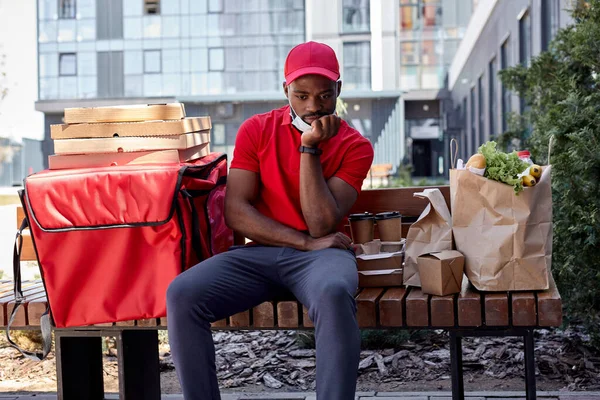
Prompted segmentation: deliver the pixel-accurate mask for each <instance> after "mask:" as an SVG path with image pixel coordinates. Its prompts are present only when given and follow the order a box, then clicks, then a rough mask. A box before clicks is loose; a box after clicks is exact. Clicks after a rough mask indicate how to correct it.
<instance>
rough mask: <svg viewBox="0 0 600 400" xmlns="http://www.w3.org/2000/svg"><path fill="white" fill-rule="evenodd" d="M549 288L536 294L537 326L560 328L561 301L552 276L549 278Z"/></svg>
mask: <svg viewBox="0 0 600 400" xmlns="http://www.w3.org/2000/svg"><path fill="white" fill-rule="evenodd" d="M549 281H550V282H549V283H550V284H549V288H548V290H545V291H543V292H540V293H538V294H537V308H538V325H539V326H544V327H549V326H561V325H562V320H563V313H562V300H561V298H560V293H558V289H557V288H556V283H555V282H554V278H553V277H552V275H550V276H549Z"/></svg>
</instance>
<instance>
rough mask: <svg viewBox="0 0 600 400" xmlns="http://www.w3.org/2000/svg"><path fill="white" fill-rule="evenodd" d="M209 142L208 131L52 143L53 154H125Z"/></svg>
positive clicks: (186, 146)
mask: <svg viewBox="0 0 600 400" xmlns="http://www.w3.org/2000/svg"><path fill="white" fill-rule="evenodd" d="M209 142H210V131H201V132H192V133H186V134H183V135H177V136H146V137H114V138H95V139H61V140H55V141H54V153H55V154H91V153H126V152H130V151H150V150H183V149H189V148H190V147H194V146H198V145H201V144H205V143H209Z"/></svg>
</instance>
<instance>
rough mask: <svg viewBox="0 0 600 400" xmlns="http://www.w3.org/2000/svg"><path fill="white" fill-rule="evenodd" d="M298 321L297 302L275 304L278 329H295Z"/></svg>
mask: <svg viewBox="0 0 600 400" xmlns="http://www.w3.org/2000/svg"><path fill="white" fill-rule="evenodd" d="M299 321H300V318H299V314H298V302H296V301H280V302H278V303H277V325H278V326H279V327H280V328H297V327H298V325H299Z"/></svg>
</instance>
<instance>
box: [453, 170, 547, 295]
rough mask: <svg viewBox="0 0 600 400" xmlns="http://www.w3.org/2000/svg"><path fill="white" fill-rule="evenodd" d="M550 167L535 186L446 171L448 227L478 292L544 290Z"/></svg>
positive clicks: (466, 270)
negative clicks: (518, 190) (518, 187)
mask: <svg viewBox="0 0 600 400" xmlns="http://www.w3.org/2000/svg"><path fill="white" fill-rule="evenodd" d="M550 175H551V167H550V166H546V167H542V176H541V178H540V179H539V180H538V183H537V184H536V185H535V186H533V187H528V188H525V190H524V191H523V192H521V193H519V195H515V192H514V190H513V187H512V186H510V185H507V184H504V183H501V182H497V181H494V180H491V179H487V178H484V177H482V176H478V175H476V174H473V173H471V172H469V171H467V170H457V169H452V170H450V199H451V208H452V230H453V232H454V241H455V243H456V249H457V250H458V251H460V252H461V253H463V255H464V256H465V273H466V275H467V277H468V278H469V281H471V283H472V284H473V286H475V287H476V288H477V289H478V290H483V291H508V290H545V289H548V271H549V270H550V265H551V262H552V190H551V187H550Z"/></svg>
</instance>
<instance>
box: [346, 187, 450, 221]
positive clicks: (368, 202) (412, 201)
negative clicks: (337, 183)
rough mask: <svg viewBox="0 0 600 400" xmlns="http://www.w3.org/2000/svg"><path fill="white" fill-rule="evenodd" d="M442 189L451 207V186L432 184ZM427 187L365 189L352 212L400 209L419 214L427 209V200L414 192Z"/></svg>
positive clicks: (412, 214) (410, 214) (407, 212)
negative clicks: (416, 195)
mask: <svg viewBox="0 0 600 400" xmlns="http://www.w3.org/2000/svg"><path fill="white" fill-rule="evenodd" d="M431 188H437V189H440V191H441V192H442V194H443V195H444V198H445V199H446V204H447V205H448V209H450V186H431ZM424 189H427V187H414V188H402V190H398V189H373V190H363V191H362V192H361V193H360V196H358V199H357V200H356V203H355V204H354V206H353V207H352V210H351V211H350V212H351V213H362V212H365V211H369V212H372V213H380V212H384V211H400V212H401V214H402V215H406V216H411V217H415V216H419V215H421V212H422V211H423V210H424V209H425V207H426V206H427V204H428V202H427V200H424V199H420V198H417V197H414V196H413V194H414V193H418V192H422V191H423V190H424Z"/></svg>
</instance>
